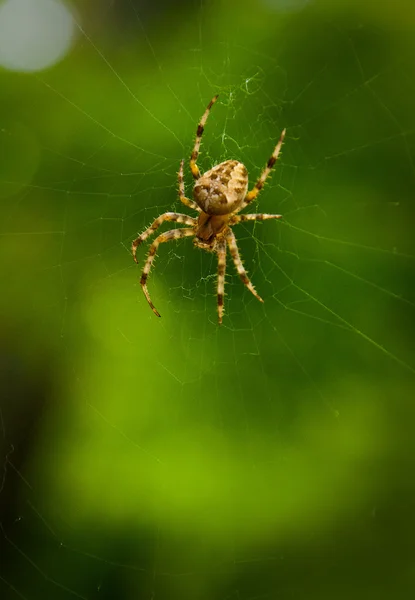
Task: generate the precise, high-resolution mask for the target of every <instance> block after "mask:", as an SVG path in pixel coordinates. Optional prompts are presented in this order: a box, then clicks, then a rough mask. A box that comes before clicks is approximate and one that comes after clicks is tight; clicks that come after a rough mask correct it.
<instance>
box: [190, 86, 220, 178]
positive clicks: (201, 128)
mask: <svg viewBox="0 0 415 600" xmlns="http://www.w3.org/2000/svg"><path fill="white" fill-rule="evenodd" d="M218 95H219V94H216V96H213V98H212V100H211V101H210V102H209V104H208V106H207V108H206V110H205V112H204V113H203V117H202V118H201V119H200V121H199V125H198V126H197V131H196V139H195V145H194V147H193V152H192V156H191V158H190V170H191V171H192V175H193V177H194V178H195V179H199V177H200V171H199V167H198V166H197V164H196V161H197V157H198V156H199V148H200V142H201V140H202V135H203V131H204V129H205V125H206V121H207V118H208V116H209V113H210V109H211V108H212V106H213V105H214V104H215V102H216V100H217V99H218Z"/></svg>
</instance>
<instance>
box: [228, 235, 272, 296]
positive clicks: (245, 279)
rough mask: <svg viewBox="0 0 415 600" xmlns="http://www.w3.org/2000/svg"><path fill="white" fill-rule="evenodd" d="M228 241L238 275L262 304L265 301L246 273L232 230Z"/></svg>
mask: <svg viewBox="0 0 415 600" xmlns="http://www.w3.org/2000/svg"><path fill="white" fill-rule="evenodd" d="M226 241H227V242H228V246H229V250H230V252H231V256H232V258H233V262H234V263H235V267H236V270H237V271H238V275H239V277H240V278H241V280H242V283H243V284H244V285H246V287H247V288H248V290H249V291H250V292H251V294H253V295H254V296H255V298H257V299H258V300H259V301H260V302H263V299H262V298H261V296H260V295H259V294H257V292H256V290H255V288H254V286H253V285H252V283H251V280H250V279H249V277H248V274H247V272H246V271H245V267H244V266H243V264H242V259H241V256H240V254H239V250H238V245H237V243H236V238H235V235H234V233H233V231H232V230H231V229H230V230H229V232H228V233H227V234H226Z"/></svg>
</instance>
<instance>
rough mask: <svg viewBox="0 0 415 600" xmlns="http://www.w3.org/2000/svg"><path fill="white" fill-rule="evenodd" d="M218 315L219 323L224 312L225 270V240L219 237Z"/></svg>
mask: <svg viewBox="0 0 415 600" xmlns="http://www.w3.org/2000/svg"><path fill="white" fill-rule="evenodd" d="M217 253H218V316H219V324H221V323H222V318H223V312H224V306H223V304H224V295H225V271H226V242H225V240H224V239H221V240H220V241H219V243H218V249H217Z"/></svg>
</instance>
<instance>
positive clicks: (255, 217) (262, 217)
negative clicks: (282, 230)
mask: <svg viewBox="0 0 415 600" xmlns="http://www.w3.org/2000/svg"><path fill="white" fill-rule="evenodd" d="M267 219H282V215H268V214H267V213H257V214H253V215H235V216H233V217H232V220H231V221H230V223H231V224H232V225H236V224H237V223H240V222H241V221H266V220H267Z"/></svg>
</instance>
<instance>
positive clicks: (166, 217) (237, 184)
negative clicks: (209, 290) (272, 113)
mask: <svg viewBox="0 0 415 600" xmlns="http://www.w3.org/2000/svg"><path fill="white" fill-rule="evenodd" d="M217 99H218V96H215V97H214V98H212V100H211V101H210V102H209V104H208V107H207V109H206V111H205V113H204V115H203V117H202V118H201V120H200V123H199V125H198V126H197V133H196V140H195V145H194V148H193V152H192V156H191V158H190V169H191V171H192V175H193V177H194V178H195V179H196V183H195V186H194V188H193V197H194V201H193V200H190V199H189V198H186V196H185V195H184V194H185V192H184V178H183V165H184V160H182V161H181V163H180V170H179V173H178V175H179V195H180V200H181V201H182V202H183V204H185V205H186V206H188V207H189V208H193V209H194V210H196V211H197V212H198V213H199V216H198V218H197V219H194V218H192V217H189V216H188V215H185V214H182V213H175V212H167V213H164V214H163V215H160V217H157V219H156V220H155V221H154V223H153V224H152V225H151V226H150V227H149V228H148V229H146V230H145V231H144V232H143V233H142V234H141V235H140V236H138V238H137V239H136V240H134V242H133V244H132V253H133V258H134V260H135V262H136V263H137V262H138V261H137V257H136V252H137V247H138V246H139V245H140V244H142V243H143V242H144V241H145V240H146V239H147V238H148V237H149V236H150V235H151V234H153V233H154V232H155V231H156V229H158V228H159V227H160V225H161V224H162V223H164V221H175V222H176V223H184V224H185V225H189V227H188V228H183V229H172V230H171V231H167V232H166V233H162V234H161V235H159V236H158V237H157V238H156V239H155V240H154V242H153V243H152V244H151V246H150V250H149V253H148V256H147V261H146V263H145V265H144V269H143V273H142V275H141V280H140V283H141V286H142V288H143V292H144V295H145V297H146V298H147V302H148V303H149V305H150V307H151V309H152V311H153V312H154V314H156V315H157V316H158V317H159V316H160V314H159V313H158V311H157V310H156V308H155V306H154V304H153V303H152V301H151V298H150V294H149V293H148V289H147V278H148V275H149V273H150V269H151V265H152V263H153V260H154V256H155V254H156V252H157V248H158V246H159V244H161V243H163V242H168V241H170V240H177V239H179V238H183V237H187V236H194V238H195V239H194V244H195V246H197V247H198V248H203V250H208V251H209V252H216V253H217V255H218V315H219V323H222V317H223V312H224V307H223V297H224V287H225V267H226V245H228V246H229V250H230V253H231V256H232V258H233V262H234V263H235V266H236V270H237V271H238V274H239V277H240V278H241V279H242V281H243V283H244V284H245V285H246V287H247V288H248V289H249V291H250V292H251V293H252V294H253V295H254V296H255V298H258V300H259V301H260V302H263V300H262V298H261V297H260V296H259V295H258V294H257V292H256V290H255V288H254V286H253V285H252V283H251V281H250V279H249V277H248V275H247V273H246V271H245V268H244V266H243V264H242V260H241V257H240V255H239V250H238V246H237V243H236V239H235V235H234V233H233V231H232V229H231V227H232V225H236V224H237V223H241V222H242V221H257V220H259V221H264V220H265V219H280V218H281V216H282V215H268V214H250V215H238V214H237V213H239V212H240V211H241V210H243V209H244V208H245V207H246V206H248V205H249V204H250V203H251V202H252V201H253V200H255V198H256V197H257V196H258V194H259V192H260V191H261V189H262V188H263V186H264V183H265V180H266V178H267V177H268V175H269V173H270V171H271V169H272V167H273V166H274V164H275V162H276V160H277V158H278V155H279V153H280V150H281V146H282V143H283V140H284V137H285V129H284V130H283V132H282V133H281V136H280V139H279V140H278V144H277V145H276V146H275V149H274V152H273V153H272V155H271V158H270V159H269V160H268V162H267V164H266V167H265V168H264V170H263V171H262V173H261V176H260V177H259V179H258V181H257V182H256V184H255V185H254V187H253V188H252V190H251V191H249V192H248V171H247V170H246V167H245V166H244V165H243V164H242V163H240V162H238V161H237V160H226V161H225V162H223V163H220V165H216V166H215V167H213V168H212V169H210V170H209V171H206V173H204V174H203V175H201V174H200V171H199V168H198V166H197V164H196V161H197V157H198V156H199V148H200V142H201V139H202V134H203V131H204V128H205V124H206V121H207V118H208V116H209V112H210V109H211V108H212V106H213V105H214V103H215V102H216V100H217Z"/></svg>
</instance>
